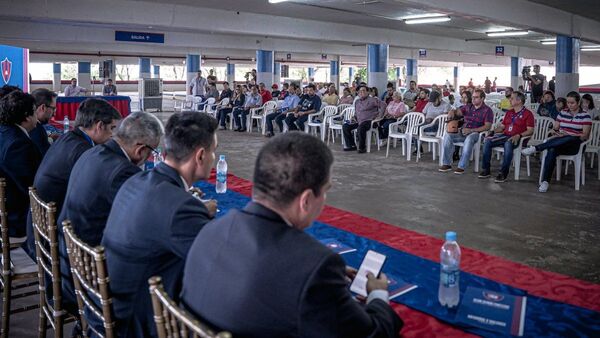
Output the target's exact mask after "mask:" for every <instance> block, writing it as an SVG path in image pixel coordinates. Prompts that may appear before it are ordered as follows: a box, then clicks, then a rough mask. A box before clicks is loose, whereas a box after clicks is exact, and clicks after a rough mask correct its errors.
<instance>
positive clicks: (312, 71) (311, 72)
mask: <svg viewBox="0 0 600 338" xmlns="http://www.w3.org/2000/svg"><path fill="white" fill-rule="evenodd" d="M313 81H315V69H314V68H313V67H308V82H313Z"/></svg>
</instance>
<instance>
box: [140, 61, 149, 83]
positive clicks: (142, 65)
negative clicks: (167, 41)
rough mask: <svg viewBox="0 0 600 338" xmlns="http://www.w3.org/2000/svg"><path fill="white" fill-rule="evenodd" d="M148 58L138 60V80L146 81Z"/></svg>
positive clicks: (147, 76)
mask: <svg viewBox="0 0 600 338" xmlns="http://www.w3.org/2000/svg"><path fill="white" fill-rule="evenodd" d="M150 64H151V62H150V58H139V65H140V76H139V78H140V79H148V78H150V77H151V75H150Z"/></svg>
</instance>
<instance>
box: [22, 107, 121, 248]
mask: <svg viewBox="0 0 600 338" xmlns="http://www.w3.org/2000/svg"><path fill="white" fill-rule="evenodd" d="M120 119H121V114H119V112H118V111H117V110H116V109H115V108H114V107H113V106H111V105H110V103H108V102H106V101H105V100H102V99H94V98H90V99H87V100H85V101H83V102H82V103H81V104H80V105H79V108H78V109H77V117H76V118H75V127H74V129H73V130H72V131H69V132H68V133H66V134H64V135H63V136H61V137H60V138H59V139H58V140H56V142H54V143H53V144H52V146H51V147H50V149H48V152H47V153H46V156H44V159H43V160H42V163H41V164H40V167H39V169H38V172H37V174H36V175H35V180H34V182H33V186H34V187H35V188H36V190H37V193H38V195H39V197H40V198H41V199H42V200H43V201H45V202H54V203H56V214H57V215H60V212H61V209H62V206H63V203H64V201H65V195H66V194H67V184H68V182H69V176H70V175H71V169H73V166H74V165H75V162H77V160H78V159H79V157H80V156H81V154H83V153H84V152H85V151H86V150H88V149H90V148H91V147H93V146H94V145H96V144H102V143H104V142H106V141H108V140H109V139H110V138H111V137H112V132H113V130H114V129H115V127H116V126H117V122H118V121H119V120H120ZM26 251H27V252H28V253H29V255H30V256H31V257H32V258H34V257H35V238H34V236H33V226H32V225H31V217H28V220H27V242H26Z"/></svg>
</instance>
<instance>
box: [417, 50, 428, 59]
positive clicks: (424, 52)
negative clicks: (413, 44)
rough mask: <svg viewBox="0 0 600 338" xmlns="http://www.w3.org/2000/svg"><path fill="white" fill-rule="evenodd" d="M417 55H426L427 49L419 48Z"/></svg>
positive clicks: (421, 56) (422, 56)
mask: <svg viewBox="0 0 600 338" xmlns="http://www.w3.org/2000/svg"><path fill="white" fill-rule="evenodd" d="M419 57H420V58H424V57H427V49H419Z"/></svg>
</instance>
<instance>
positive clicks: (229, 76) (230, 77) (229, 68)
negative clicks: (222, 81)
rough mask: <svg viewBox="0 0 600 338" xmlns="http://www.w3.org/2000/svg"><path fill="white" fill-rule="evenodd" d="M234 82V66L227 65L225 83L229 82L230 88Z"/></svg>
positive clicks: (231, 64)
mask: <svg viewBox="0 0 600 338" xmlns="http://www.w3.org/2000/svg"><path fill="white" fill-rule="evenodd" d="M234 81H235V64H233V63H228V64H227V82H229V85H230V86H233V82H234Z"/></svg>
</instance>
